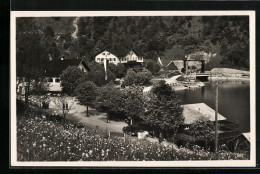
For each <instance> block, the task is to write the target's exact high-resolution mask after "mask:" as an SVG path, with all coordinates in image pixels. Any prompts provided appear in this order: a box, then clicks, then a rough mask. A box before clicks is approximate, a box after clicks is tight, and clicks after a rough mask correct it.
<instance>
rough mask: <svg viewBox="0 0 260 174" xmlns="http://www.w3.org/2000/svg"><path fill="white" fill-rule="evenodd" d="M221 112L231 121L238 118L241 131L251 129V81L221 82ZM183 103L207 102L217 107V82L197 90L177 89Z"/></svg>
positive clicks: (212, 106) (209, 83) (206, 84)
mask: <svg viewBox="0 0 260 174" xmlns="http://www.w3.org/2000/svg"><path fill="white" fill-rule="evenodd" d="M218 86H219V97H218V98H219V113H220V114H222V115H223V116H224V117H226V118H228V119H229V120H231V121H235V120H237V121H238V122H239V127H240V131H241V132H249V131H250V103H249V101H250V87H249V82H238V81H230V82H227V81H223V82H219V85H218ZM177 94H178V95H179V96H180V98H181V99H182V101H183V104H192V103H201V102H203V103H206V104H207V105H209V106H210V107H211V108H213V109H215V97H216V96H215V94H216V82H208V83H205V86H204V87H202V88H199V89H196V90H184V91H177Z"/></svg>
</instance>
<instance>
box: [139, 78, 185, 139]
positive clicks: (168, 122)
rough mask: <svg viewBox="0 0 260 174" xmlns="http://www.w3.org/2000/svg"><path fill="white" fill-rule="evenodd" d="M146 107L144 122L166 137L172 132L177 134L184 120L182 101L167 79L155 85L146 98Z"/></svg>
mask: <svg viewBox="0 0 260 174" xmlns="http://www.w3.org/2000/svg"><path fill="white" fill-rule="evenodd" d="M145 109H146V111H145V113H144V116H143V117H142V119H143V124H144V125H146V126H147V127H148V128H150V129H151V130H153V131H154V132H155V133H157V135H158V134H160V133H162V134H163V135H164V136H166V137H169V135H170V134H173V135H174V136H175V134H176V133H177V130H178V128H179V126H180V124H182V123H183V121H184V117H183V115H182V112H183V108H182V107H181V102H180V100H179V99H178V98H177V96H176V94H175V92H174V91H173V90H172V89H171V87H170V86H169V85H168V84H166V83H165V81H160V82H159V84H158V85H156V86H154V87H153V89H152V93H150V94H149V95H148V99H147V100H146V104H145Z"/></svg>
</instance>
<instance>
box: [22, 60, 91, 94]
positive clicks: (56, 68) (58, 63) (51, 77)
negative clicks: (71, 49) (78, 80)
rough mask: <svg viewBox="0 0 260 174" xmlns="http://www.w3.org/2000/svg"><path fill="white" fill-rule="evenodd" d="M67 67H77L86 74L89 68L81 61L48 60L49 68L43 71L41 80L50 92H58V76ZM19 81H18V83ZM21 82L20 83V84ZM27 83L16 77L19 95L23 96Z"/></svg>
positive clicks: (59, 88) (59, 89) (59, 85)
mask: <svg viewBox="0 0 260 174" xmlns="http://www.w3.org/2000/svg"><path fill="white" fill-rule="evenodd" d="M69 66H77V67H78V68H79V69H80V70H81V71H83V72H85V73H87V72H89V71H90V68H89V67H88V65H87V64H86V62H85V61H84V60H81V59H64V58H61V59H53V60H50V62H49V66H48V67H47V68H46V70H45V71H44V75H43V79H45V80H44V81H46V82H47V84H48V88H49V91H50V92H60V91H61V90H62V88H61V81H60V75H61V73H62V71H63V70H65V69H66V68H67V67H69ZM19 80H20V81H19ZM21 80H22V82H21ZM26 85H27V83H26V82H25V79H24V78H19V77H17V92H18V93H20V94H25V86H26Z"/></svg>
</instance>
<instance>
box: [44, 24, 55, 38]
mask: <svg viewBox="0 0 260 174" xmlns="http://www.w3.org/2000/svg"><path fill="white" fill-rule="evenodd" d="M44 32H45V35H46V36H50V37H54V31H53V29H52V28H51V26H47V27H46V28H45V31H44Z"/></svg>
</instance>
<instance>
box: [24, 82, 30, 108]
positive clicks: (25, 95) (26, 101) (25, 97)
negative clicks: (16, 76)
mask: <svg viewBox="0 0 260 174" xmlns="http://www.w3.org/2000/svg"><path fill="white" fill-rule="evenodd" d="M28 88H29V87H27V86H26V87H25V93H24V101H25V104H28V98H29V89H28Z"/></svg>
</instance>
